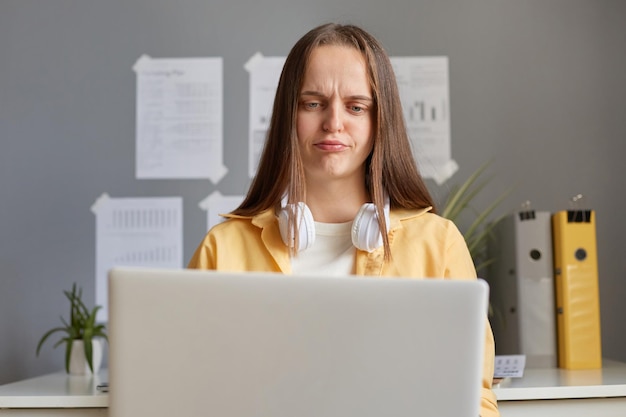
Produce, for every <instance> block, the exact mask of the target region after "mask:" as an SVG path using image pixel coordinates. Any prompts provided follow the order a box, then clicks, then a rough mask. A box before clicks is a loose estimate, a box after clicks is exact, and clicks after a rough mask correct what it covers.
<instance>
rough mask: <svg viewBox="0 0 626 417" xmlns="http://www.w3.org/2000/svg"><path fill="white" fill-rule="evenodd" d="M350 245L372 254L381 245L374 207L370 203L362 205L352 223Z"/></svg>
mask: <svg viewBox="0 0 626 417" xmlns="http://www.w3.org/2000/svg"><path fill="white" fill-rule="evenodd" d="M352 244H353V245H354V246H355V247H356V248H357V249H361V250H364V251H367V252H372V251H373V250H375V249H376V248H379V247H381V246H382V244H383V238H382V236H381V234H380V227H379V226H378V216H377V215H376V206H375V205H374V204H372V203H367V204H363V205H362V206H361V208H360V209H359V212H358V213H357V215H356V217H355V218H354V222H352Z"/></svg>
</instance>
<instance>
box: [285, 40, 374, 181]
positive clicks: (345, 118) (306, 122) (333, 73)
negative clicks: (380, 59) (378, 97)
mask: <svg viewBox="0 0 626 417" xmlns="http://www.w3.org/2000/svg"><path fill="white" fill-rule="evenodd" d="M373 112H374V102H373V99H372V90H371V87H370V83H369V80H368V74H367V69H366V66H365V60H364V58H363V55H362V54H361V53H360V52H359V51H358V50H356V49H354V48H350V47H346V46H335V45H324V46H319V47H317V48H315V49H314V50H313V52H312V53H311V56H310V58H309V63H308V66H307V68H306V72H305V75H304V81H303V85H302V89H301V91H300V97H299V103H298V113H297V133H298V143H299V146H300V153H301V155H302V160H303V163H304V170H305V174H306V176H307V181H311V180H320V181H329V180H333V179H345V178H349V179H354V180H358V181H364V176H365V170H364V165H365V164H364V163H365V160H366V159H367V157H368V155H369V154H370V152H371V150H372V143H373V140H372V124H373V122H372V118H373ZM361 183H363V182H361Z"/></svg>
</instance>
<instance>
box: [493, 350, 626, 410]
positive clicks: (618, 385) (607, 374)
mask: <svg viewBox="0 0 626 417" xmlns="http://www.w3.org/2000/svg"><path fill="white" fill-rule="evenodd" d="M493 391H494V393H495V394H496V396H497V398H498V401H510V400H554V399H564V398H567V399H575V398H607V397H626V363H622V362H616V361H612V360H608V359H605V360H603V364H602V369H584V370H566V369H559V368H545V369H544V368H538V369H532V368H527V369H526V370H524V376H523V377H522V378H510V379H506V380H504V381H502V382H501V383H500V384H498V386H494V389H493Z"/></svg>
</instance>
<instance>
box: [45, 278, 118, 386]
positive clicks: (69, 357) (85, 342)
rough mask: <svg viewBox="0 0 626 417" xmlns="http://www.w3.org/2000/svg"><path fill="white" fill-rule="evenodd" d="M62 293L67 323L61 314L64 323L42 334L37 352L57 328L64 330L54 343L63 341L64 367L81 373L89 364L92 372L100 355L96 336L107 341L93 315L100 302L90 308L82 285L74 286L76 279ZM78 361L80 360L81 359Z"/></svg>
mask: <svg viewBox="0 0 626 417" xmlns="http://www.w3.org/2000/svg"><path fill="white" fill-rule="evenodd" d="M63 293H64V294H65V296H66V297H67V299H68V300H69V302H70V320H69V323H68V322H67V321H66V320H65V319H64V318H63V317H61V322H62V323H63V326H62V327H55V328H53V329H50V330H48V331H47V332H46V333H45V334H44V335H43V336H42V337H41V340H40V341H39V344H38V345H37V356H39V351H40V350H41V346H42V345H43V344H44V342H45V341H46V340H47V339H48V337H50V336H51V335H52V334H53V333H56V332H61V333H65V336H64V337H62V338H61V339H59V341H57V342H56V343H55V345H54V347H55V348H56V347H57V346H59V345H61V344H63V343H65V371H66V372H67V373H71V374H83V373H86V365H88V366H89V370H90V371H91V372H92V373H94V370H95V372H97V371H98V369H99V367H100V362H101V359H102V347H101V344H100V340H99V339H97V338H103V339H105V340H106V341H107V342H108V337H107V334H106V330H105V325H104V324H96V315H97V313H98V310H99V309H100V308H101V306H96V307H94V308H93V309H92V310H91V311H89V309H87V307H86V306H85V303H84V302H83V300H82V295H83V294H82V289H80V288H77V287H76V283H74V284H73V285H72V291H63ZM80 345H82V349H81V348H80ZM74 347H77V348H78V349H74ZM81 361H83V363H80V362H81ZM84 361H86V365H85V363H84ZM94 364H95V365H96V366H94Z"/></svg>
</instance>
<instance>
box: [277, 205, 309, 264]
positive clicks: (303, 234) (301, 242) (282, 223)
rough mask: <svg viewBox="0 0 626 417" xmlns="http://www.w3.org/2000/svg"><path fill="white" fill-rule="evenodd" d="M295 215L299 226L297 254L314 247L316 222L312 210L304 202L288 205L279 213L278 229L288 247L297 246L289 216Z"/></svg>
mask: <svg viewBox="0 0 626 417" xmlns="http://www.w3.org/2000/svg"><path fill="white" fill-rule="evenodd" d="M290 213H291V214H293V216H294V219H295V221H296V224H297V225H298V247H297V248H296V252H302V251H305V250H307V249H308V248H310V247H311V246H313V243H315V220H313V214H312V213H311V210H310V209H309V208H308V207H307V205H306V204H304V203H303V202H299V203H297V204H287V205H286V206H285V207H283V209H282V210H281V211H280V213H278V229H279V230H280V237H281V238H282V240H283V242H284V243H285V245H287V247H290V248H293V247H294V246H295V238H294V236H293V232H292V231H291V230H289V214H290Z"/></svg>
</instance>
